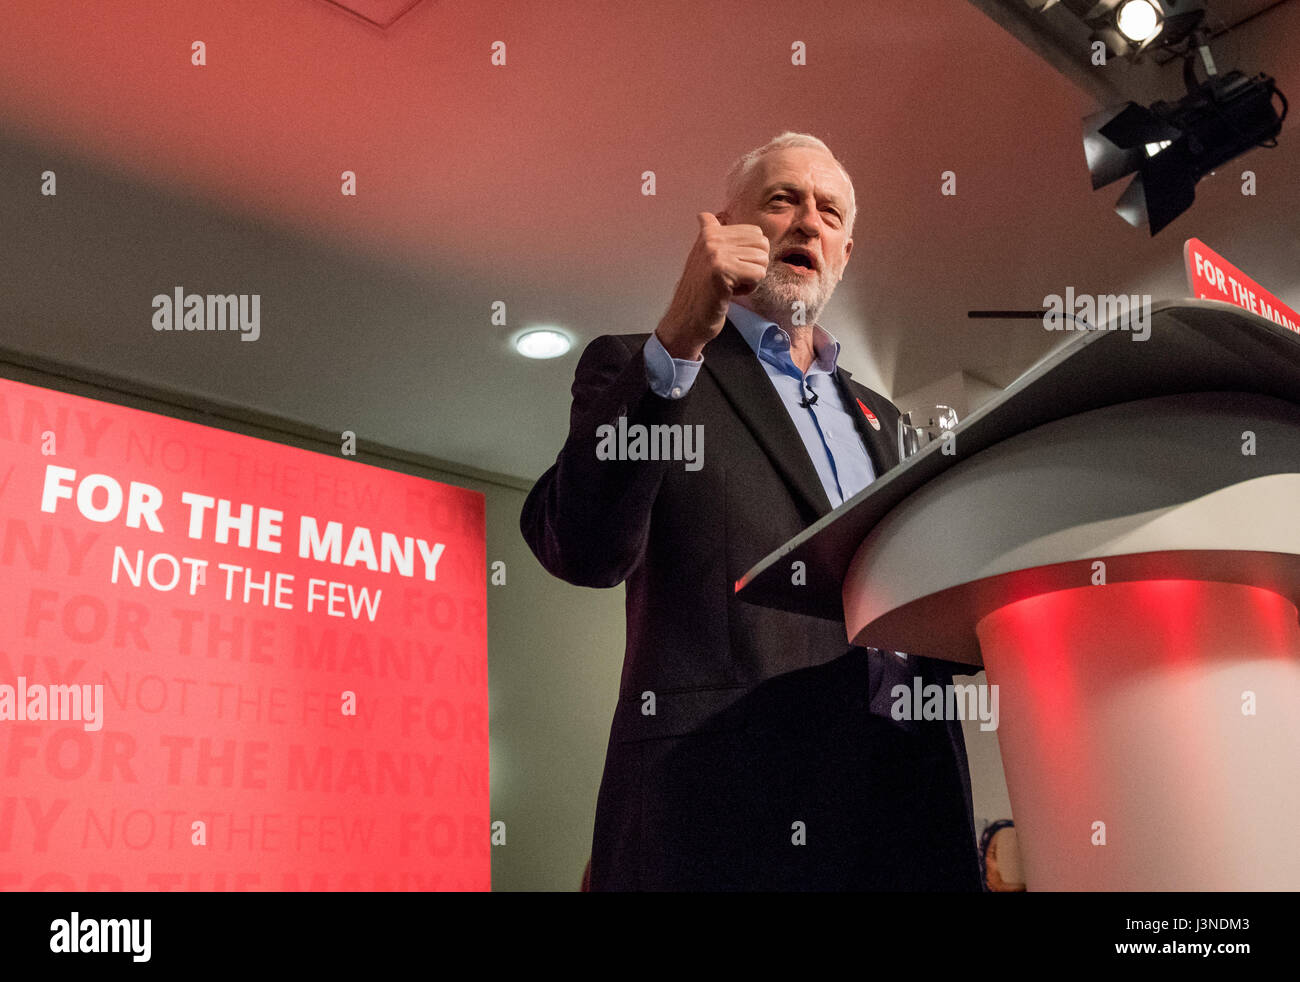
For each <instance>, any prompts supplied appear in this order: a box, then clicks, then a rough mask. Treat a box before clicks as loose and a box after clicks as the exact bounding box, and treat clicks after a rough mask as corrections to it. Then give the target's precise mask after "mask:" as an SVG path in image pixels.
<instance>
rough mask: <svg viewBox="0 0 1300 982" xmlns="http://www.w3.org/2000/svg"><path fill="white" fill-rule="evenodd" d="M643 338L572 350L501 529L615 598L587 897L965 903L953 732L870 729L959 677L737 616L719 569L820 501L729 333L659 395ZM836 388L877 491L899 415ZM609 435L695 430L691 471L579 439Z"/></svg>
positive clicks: (800, 521) (741, 346)
mask: <svg viewBox="0 0 1300 982" xmlns="http://www.w3.org/2000/svg"><path fill="white" fill-rule="evenodd" d="M648 337H649V335H648V334H633V335H607V336H603V337H599V338H597V339H596V340H594V341H592V342H591V344H589V345H588V346H587V348H586V350H585V351H584V352H583V354H582V357H581V359H580V360H579V363H578V367H577V371H576V374H575V377H574V382H573V405H572V408H571V412H570V421H569V435H568V438H567V439H566V441H565V443H564V447H563V448H562V449H561V451H560V453H559V455H558V457H557V459H556V462H555V464H554V466H552V467H551V468H550V469H549V470H548V471H547V472H546V473H545V474H543V475H542V477H541V478H540V479H539V480H538V481H537V484H536V485H535V486H534V487H533V489H532V491H531V493H530V494H529V496H528V499H527V501H526V502H525V504H524V508H523V514H522V516H521V519H520V527H521V529H522V531H523V534H524V537H525V539H527V541H528V544H529V545H530V547H531V548H532V550H533V552H534V554H535V555H536V556H537V558H538V559H539V560H540V562H541V563H542V565H543V566H544V567H545V568H546V569H547V570H548V571H550V572H551V573H553V574H554V575H556V576H558V577H560V578H562V579H564V580H567V581H568V582H570V583H573V584H576V585H579V586H587V587H612V586H615V585H617V584H619V583H623V582H626V584H627V588H626V595H627V599H626V608H627V646H626V651H625V655H624V661H623V672H622V680H621V684H620V687H619V699H618V703H617V706H616V708H615V712H614V721H613V726H612V730H611V733H610V739H609V746H608V750H607V754H606V760H605V772H604V775H603V778H602V781H601V787H600V794H599V797H598V800H597V808H596V828H595V835H594V840H593V849H592V864H591V886H592V889H593V890H609V889H860V888H865V889H978V875H979V874H978V860H977V858H976V854H975V835H974V829H973V825H972V821H971V812H970V790H969V778H968V775H967V771H966V757H965V748H964V744H963V743H962V740H961V730H960V724H959V723H952V724H950V725H949V724H945V723H943V722H938V723H930V724H915V725H910V726H906V727H904V726H901V725H899V724H898V723H896V722H894V721H892V720H890V719H889V718H888V715H889V714H888V705H889V699H890V697H889V692H888V690H889V688H890V687H891V686H892V684H894V682H897V681H900V680H901V681H903V682H905V683H910V681H911V678H912V676H913V675H914V674H923V675H924V676H925V678H926V681H927V682H929V681H933V682H937V683H938V684H945V683H946V682H949V681H951V672H952V670H953V669H954V668H958V667H957V666H952V665H948V664H946V663H942V662H930V661H924V660H916V659H913V660H911V661H910V663H908V664H907V665H906V667H905V670H904V669H903V668H901V667H900V665H902V663H901V662H900V660H899V659H898V658H897V657H896V656H894V655H892V654H888V653H883V652H876V651H874V650H872V649H865V648H854V647H852V646H850V645H849V643H848V642H847V640H846V638H845V633H844V626H843V624H841V623H837V622H832V621H828V620H823V619H820V618H815V617H809V616H804V615H799V614H790V613H786V612H783V611H777V610H771V609H767V608H764V607H758V606H754V605H752V604H749V603H744V602H741V601H739V600H738V599H737V598H736V596H735V592H734V584H735V581H736V580H737V579H738V578H739V577H740V576H741V574H743V573H744V572H745V571H746V570H748V569H749V568H750V567H751V566H752V565H753V564H754V563H756V562H757V561H758V560H760V559H762V558H763V557H764V556H765V555H767V554H768V553H769V552H771V551H772V550H773V549H775V548H776V547H778V546H780V545H781V544H782V543H784V542H785V541H786V540H788V539H789V538H791V537H792V536H794V535H795V534H796V533H798V532H800V531H801V530H803V529H804V528H806V527H807V526H808V525H810V524H811V523H812V522H813V521H815V520H816V519H817V518H819V517H821V516H822V515H824V514H826V513H827V512H829V511H830V510H831V505H830V501H829V500H828V499H827V497H826V493H825V491H824V490H823V488H822V485H821V482H820V480H819V479H818V477H817V473H816V471H815V469H814V467H813V464H812V461H811V460H810V459H809V456H808V452H807V450H806V449H805V447H804V445H803V442H802V440H801V439H800V437H799V434H798V431H797V430H796V429H795V426H794V423H793V422H792V421H791V419H790V416H789V414H788V412H787V410H786V408H785V406H784V405H783V404H782V402H781V400H780V397H779V396H778V395H777V393H776V390H775V388H774V387H773V385H772V383H771V380H770V379H769V378H768V377H767V375H766V372H765V371H764V369H763V367H762V365H761V364H760V363H759V361H758V359H757V358H756V357H755V355H754V352H753V350H752V349H751V348H750V347H749V345H748V344H747V343H746V341H745V339H744V337H743V336H742V335H741V334H740V332H739V331H738V330H737V329H736V327H735V325H733V324H732V323H731V322H730V320H728V321H727V323H726V326H725V327H724V328H723V330H722V332H721V333H720V334H719V335H718V336H717V337H716V338H715V339H714V340H713V341H711V342H710V343H709V344H708V345H707V346H706V347H705V349H704V366H703V368H702V370H701V371H700V374H699V376H698V377H697V378H696V380H695V384H694V385H693V386H692V388H691V390H690V391H689V392H688V393H687V395H686V396H685V397H684V398H682V399H679V400H668V399H663V398H660V397H659V396H657V395H655V394H654V393H653V392H652V391H651V390H650V388H649V384H648V382H647V380H646V372H645V363H644V356H643V354H642V348H643V346H644V343H645V341H646V339H647V338H648ZM837 384H838V385H840V392H841V396H842V398H843V401H844V405H845V407H846V408H848V409H850V410H853V411H854V414H855V418H857V420H858V424H859V426H858V429H859V432H860V434H861V436H862V439H863V442H864V444H865V446H866V448H867V451H868V453H869V454H870V456H871V460H872V463H873V465H874V467H875V471H876V475H877V476H878V477H879V476H880V475H881V474H883V473H884V472H885V471H886V470H887V469H888V468H890V467H892V466H894V465H895V464H897V463H898V450H897V445H896V444H897V435H896V421H897V418H898V410H897V409H896V408H895V407H894V406H893V404H891V403H890V402H889V401H888V400H887V399H885V398H884V397H883V396H881V395H879V394H877V393H875V392H873V391H871V390H870V389H868V388H866V387H864V386H862V385H860V384H858V383H856V382H853V381H852V380H851V378H850V377H849V373H848V372H847V371H845V370H844V369H839V370H838V372H837ZM858 399H860V400H861V401H862V403H863V404H865V405H866V406H867V407H868V408H869V409H870V410H871V411H872V412H873V413H874V414H875V416H876V419H877V421H878V422H879V424H880V428H879V429H876V428H874V427H873V426H871V425H870V424H869V422H868V420H867V418H866V416H865V415H864V414H859V413H857V412H856V411H857V409H858V406H857V403H856V401H855V400H858ZM619 416H626V417H627V422H628V425H629V426H631V425H635V424H638V423H640V424H645V425H647V426H650V425H654V424H669V425H671V424H682V425H695V424H702V425H703V435H704V444H703V467H702V468H701V469H699V470H696V471H689V470H687V469H686V468H685V466H684V464H683V462H682V461H610V460H603V461H602V460H599V459H597V455H596V446H597V443H598V440H599V436H598V433H597V430H598V429H599V428H600V427H601V426H602V425H603V424H607V423H608V424H611V425H616V424H617V420H618V417H619ZM807 575H808V576H809V577H812V576H816V575H817V571H816V570H808V571H807ZM574 630H575V631H581V630H582V625H581V624H575V625H574ZM958 670H961V669H960V668H958ZM967 671H969V669H967ZM650 694H653V695H652V696H651V695H650ZM651 699H653V713H651V712H650V710H651Z"/></svg>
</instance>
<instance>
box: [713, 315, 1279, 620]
mask: <svg viewBox="0 0 1300 982" xmlns="http://www.w3.org/2000/svg"><path fill="white" fill-rule="evenodd" d="M1150 328H1151V333H1150V336H1149V337H1148V338H1147V339H1146V340H1141V341H1140V340H1136V335H1135V334H1134V333H1133V332H1131V331H1129V330H1118V329H1112V328H1111V327H1110V326H1109V325H1107V326H1103V327H1101V328H1098V329H1095V330H1079V331H1078V332H1077V334H1076V336H1075V337H1073V338H1072V339H1070V340H1069V341H1068V342H1067V343H1065V344H1063V345H1062V346H1061V347H1060V348H1058V349H1057V350H1055V351H1053V352H1052V353H1051V354H1049V355H1047V356H1046V357H1045V358H1043V359H1041V360H1040V361H1038V362H1037V363H1036V364H1035V365H1034V366H1033V367H1031V368H1030V369H1029V370H1028V371H1026V372H1025V373H1024V374H1023V375H1021V376H1020V377H1019V378H1018V379H1016V381H1014V382H1013V383H1011V385H1009V386H1008V387H1007V388H1006V389H1005V390H1004V391H1003V392H1002V393H1001V394H1000V395H998V396H997V397H996V398H995V399H993V400H991V401H990V402H988V403H986V404H985V405H983V406H981V407H980V408H979V409H978V410H976V411H975V412H973V413H971V414H970V415H969V416H968V417H967V418H966V419H964V420H962V421H961V422H960V423H958V425H957V427H956V429H955V430H954V431H953V432H954V435H955V438H956V441H957V446H958V447H959V448H960V453H959V454H957V455H944V454H943V453H941V445H940V444H939V443H938V442H934V443H931V444H929V445H928V446H926V447H925V448H924V449H923V450H922V451H921V452H920V453H918V454H916V455H915V456H913V457H910V458H909V459H907V460H905V461H903V462H902V464H900V465H899V466H897V467H894V468H892V469H891V470H889V471H887V472H886V473H885V474H884V475H882V476H881V477H880V478H878V479H877V480H875V481H873V482H872V483H871V484H869V485H868V486H867V487H866V488H864V489H863V490H862V491H861V492H859V493H858V494H857V495H855V496H854V497H852V498H850V499H849V500H848V501H846V502H844V504H842V505H840V507H838V508H836V509H835V510H834V511H832V512H830V513H829V514H827V515H826V516H824V517H823V518H821V519H819V520H818V521H817V522H815V523H814V524H812V525H810V526H809V527H808V528H807V529H805V530H804V531H803V532H801V533H800V534H799V535H797V536H795V537H794V538H793V539H791V540H790V541H788V542H786V543H785V544H784V545H782V546H781V547H780V548H779V549H777V550H775V551H774V552H772V553H770V554H769V555H768V556H766V557H764V559H763V560H762V561H761V562H759V563H758V564H757V565H755V566H754V567H753V568H752V569H750V570H749V571H748V572H747V573H745V575H744V576H743V577H742V578H741V579H740V580H738V581H737V583H736V591H737V594H738V596H740V597H741V598H742V599H743V600H746V601H749V602H750V603H755V604H759V605H761V606H766V607H774V608H777V609H780V610H788V611H792V612H795V613H803V614H812V615H815V616H818V617H824V618H827V619H830V620H843V617H844V608H843V603H842V601H841V597H840V587H841V584H842V583H843V581H844V576H845V574H846V573H847V571H848V568H849V564H850V563H851V561H852V559H853V556H854V553H856V552H857V549H858V546H859V545H861V543H862V540H863V539H865V538H866V536H867V535H868V533H870V532H871V530H872V529H873V528H875V526H876V524H877V523H878V522H880V520H881V519H883V518H884V517H885V515H886V514H888V512H889V511H890V510H891V509H892V508H894V506H895V505H897V504H898V503H899V502H901V501H903V500H904V499H905V498H907V497H908V496H909V495H910V494H912V492H914V491H916V490H917V489H918V488H920V487H921V486H922V485H924V484H925V483H927V482H928V481H930V480H932V479H934V478H935V477H937V476H938V475H939V474H942V473H943V472H944V471H946V470H948V469H949V468H950V467H953V466H955V465H956V464H957V463H959V462H960V461H962V460H964V459H968V458H969V457H971V456H972V455H973V454H976V453H979V452H980V451H982V450H985V449H987V448H988V447H991V446H993V445H995V444H997V443H999V442H1001V441H1002V440H1006V439H1008V438H1010V437H1013V436H1015V435H1017V434H1019V433H1023V432H1026V431H1028V430H1031V429H1034V428H1035V427H1038V426H1042V425H1043V424H1045V423H1050V422H1053V421H1055V420H1058V419H1063V418H1065V417H1067V416H1073V415H1076V414H1078V413H1084V412H1089V411H1091V410H1094V409H1102V408H1104V407H1107V406H1113V405H1118V404H1121V403H1126V402H1132V401H1134V400H1138V399H1150V398H1156V397H1159V396H1170V395H1180V394H1186V393H1192V392H1250V393H1258V394H1260V395H1267V396H1272V397H1274V398H1277V399H1283V400H1286V401H1288V402H1295V403H1300V334H1298V333H1296V332H1294V331H1291V330H1289V329H1288V328H1286V327H1283V326H1282V325H1280V324H1275V323H1273V322H1272V321H1270V320H1266V319H1265V318H1263V317H1260V316H1258V315H1256V314H1252V313H1250V312H1248V311H1245V310H1242V309H1241V308H1239V307H1235V306H1233V305H1231V304H1226V303H1220V302H1219V301H1215V300H1173V301H1161V302H1160V303H1157V304H1153V305H1152V308H1151V321H1150ZM796 560H797V561H802V562H803V563H804V564H805V566H806V568H807V570H808V573H809V575H808V577H807V583H806V584H801V585H794V584H792V583H791V577H790V569H791V563H793V562H795V561H796Z"/></svg>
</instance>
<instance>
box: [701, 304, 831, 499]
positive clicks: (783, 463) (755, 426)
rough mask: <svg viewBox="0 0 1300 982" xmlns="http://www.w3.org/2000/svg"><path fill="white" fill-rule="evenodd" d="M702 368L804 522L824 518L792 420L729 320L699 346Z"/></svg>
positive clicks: (822, 495) (819, 491) (822, 494)
mask: <svg viewBox="0 0 1300 982" xmlns="http://www.w3.org/2000/svg"><path fill="white" fill-rule="evenodd" d="M704 368H705V370H706V371H708V372H709V374H710V375H712V376H713V378H714V380H715V381H716V382H717V383H718V387H719V388H720V389H721V390H722V392H723V395H724V396H726V399H727V401H728V402H730V403H731V405H732V407H733V408H734V409H735V410H736V415H738V416H739V417H740V418H741V420H742V421H743V422H744V424H745V425H746V426H747V427H749V430H750V432H751V433H753V434H754V439H756V440H757V441H758V443H759V445H760V446H761V447H762V448H763V452H764V453H766V454H767V456H768V459H769V460H771V462H772V466H773V467H775V468H776V471H777V473H779V474H780V475H781V477H782V479H783V480H784V481H785V483H786V484H787V485H788V486H789V488H790V491H791V493H793V494H794V496H795V497H796V499H797V500H798V501H799V505H800V507H801V508H802V509H803V510H804V511H805V512H807V513H808V514H809V515H811V516H812V518H810V519H809V521H810V522H811V521H812V520H813V519H815V518H820V517H821V516H822V515H825V514H827V513H829V512H830V510H831V502H830V499H829V498H827V497H826V489H825V488H823V487H822V482H821V478H819V477H818V476H817V470H816V468H814V467H813V463H812V460H811V459H809V457H808V450H807V448H805V447H804V443H803V439H802V438H801V437H800V436H799V431H798V430H797V429H795V425H794V421H793V420H791V419H790V414H789V412H787V411H786V408H785V404H784V403H782V402H781V397H780V396H779V395H777V394H776V388H775V387H774V386H773V385H772V380H771V379H770V378H768V377H767V371H766V369H764V368H763V366H762V364H761V363H760V362H759V360H758V358H757V357H756V356H755V355H754V349H753V348H751V347H750V346H749V343H748V342H747V341H746V340H745V337H744V335H742V334H741V333H740V331H739V329H738V328H737V327H736V325H734V324H733V323H731V320H730V318H728V319H727V323H726V324H725V325H724V326H723V328H722V330H721V332H719V334H718V336H717V337H716V338H714V339H713V340H712V341H710V342H709V343H708V344H707V345H706V346H705V348H704Z"/></svg>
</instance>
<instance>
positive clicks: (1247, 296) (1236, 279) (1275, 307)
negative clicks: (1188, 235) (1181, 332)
mask: <svg viewBox="0 0 1300 982" xmlns="http://www.w3.org/2000/svg"><path fill="white" fill-rule="evenodd" d="M1183 262H1184V263H1185V264H1186V265H1187V285H1188V287H1189V288H1190V289H1191V291H1192V296H1194V297H1196V299H1198V300H1222V301H1224V302H1226V303H1231V304H1236V305H1237V306H1238V307H1240V308H1242V309H1243V310H1249V311H1250V312H1251V313H1252V314H1259V316H1260V317H1264V318H1267V319H1268V320H1271V321H1272V322H1273V323H1274V324H1281V325H1282V326H1283V327H1286V328H1289V329H1291V330H1292V331H1296V332H1297V333H1300V314H1297V313H1296V312H1295V311H1294V310H1292V309H1291V308H1290V307H1288V306H1287V305H1286V304H1284V303H1283V302H1282V301H1281V300H1279V299H1278V298H1277V297H1275V296H1273V294H1271V293H1270V292H1269V291H1268V290H1265V289H1264V288H1263V287H1262V286H1260V285H1259V284H1258V283H1256V282H1255V281H1254V280H1252V279H1251V278H1250V277H1249V276H1247V275H1246V274H1245V273H1243V272H1242V271H1241V270H1239V269H1238V268H1237V267H1236V266H1234V265H1232V263H1230V262H1228V260H1226V259H1224V258H1223V257H1222V256H1220V255H1219V254H1218V253H1217V252H1215V251H1214V250H1213V249H1211V248H1210V247H1209V246H1207V245H1206V244H1205V243H1204V242H1202V241H1201V240H1200V239H1188V240H1187V242H1186V243H1185V244H1184V245H1183Z"/></svg>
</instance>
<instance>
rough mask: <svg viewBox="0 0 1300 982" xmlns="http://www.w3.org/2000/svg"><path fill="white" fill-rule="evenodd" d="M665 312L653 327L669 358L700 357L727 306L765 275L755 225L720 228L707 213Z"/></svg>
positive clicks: (762, 244) (765, 249) (763, 244)
mask: <svg viewBox="0 0 1300 982" xmlns="http://www.w3.org/2000/svg"><path fill="white" fill-rule="evenodd" d="M698 217H699V221H700V231H699V235H697V236H696V238H695V244H694V245H693V246H692V247H691V251H690V254H689V255H688V256H687V257H686V268H685V269H684V270H683V271H682V278H681V279H680V280H678V281H677V290H676V291H675V292H674V293H673V300H672V303H670V304H669V305H668V312H667V313H666V314H664V317H663V320H661V321H660V322H659V326H658V327H657V328H656V329H655V334H656V335H658V337H659V342H660V343H661V344H662V345H663V346H664V348H665V350H667V352H668V353H669V354H670V355H672V356H673V357H674V358H688V359H691V360H694V359H697V358H699V357H700V352H701V351H703V350H704V346H705V344H707V343H708V342H709V341H712V340H713V339H714V338H715V337H717V335H718V332H719V331H721V330H722V327H723V325H724V324H726V322H727V305H728V304H730V303H731V299H732V297H738V296H743V295H744V294H746V293H749V292H751V291H752V290H753V289H754V287H756V286H758V284H759V283H760V282H761V281H762V279H763V277H764V276H766V275H767V263H768V258H769V257H770V255H771V249H772V247H771V244H770V243H769V242H768V241H767V236H766V235H764V234H763V230H762V229H761V228H759V227H758V226H757V225H723V224H722V223H721V222H719V221H718V219H717V218H716V217H714V216H713V215H712V214H710V213H709V212H707V211H702V212H700V214H699V216H698Z"/></svg>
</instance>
